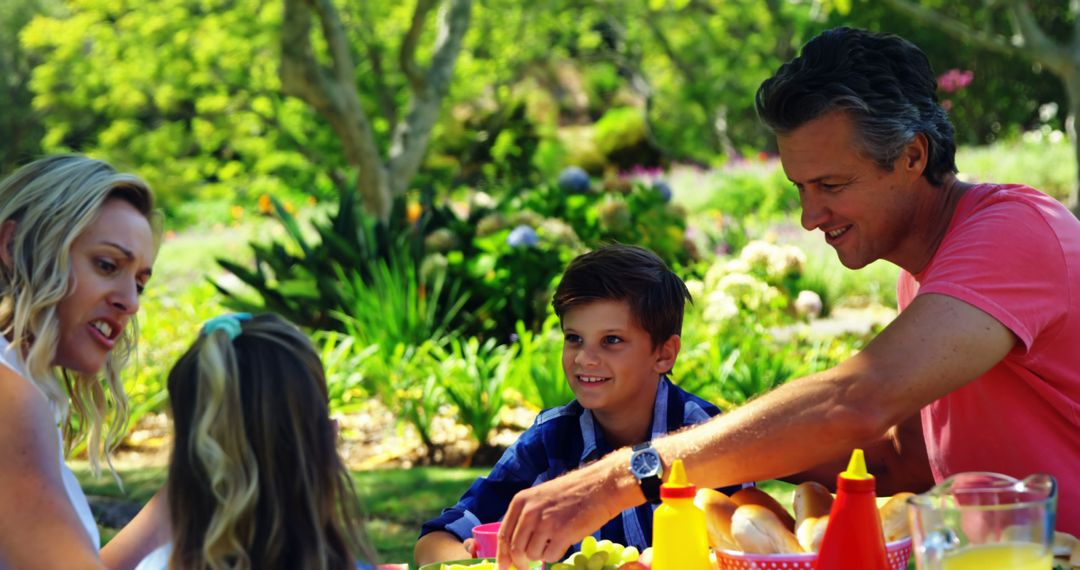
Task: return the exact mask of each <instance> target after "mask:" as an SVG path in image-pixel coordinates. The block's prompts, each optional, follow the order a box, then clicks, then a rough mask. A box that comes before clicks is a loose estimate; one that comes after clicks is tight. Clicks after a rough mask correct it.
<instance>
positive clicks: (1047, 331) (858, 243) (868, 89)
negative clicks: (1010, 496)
mask: <svg viewBox="0 0 1080 570" xmlns="http://www.w3.org/2000/svg"><path fill="white" fill-rule="evenodd" d="M936 87H937V85H936V81H935V76H934V73H933V70H932V69H931V67H930V63H929V61H928V60H927V58H926V55H925V54H924V53H923V52H922V51H921V50H920V49H919V48H917V47H916V46H914V45H912V44H911V43H910V42H908V41H906V40H904V39H902V38H899V37H897V36H892V35H885V34H875V33H871V32H866V31H863V30H854V29H850V28H837V29H833V30H828V31H826V32H823V33H822V34H821V35H819V36H817V37H816V38H814V39H813V40H811V41H810V42H809V43H808V44H807V45H806V46H805V47H804V48H803V50H802V54H801V55H800V56H799V57H797V58H795V59H793V60H792V61H790V62H788V63H786V64H784V65H783V66H781V67H780V69H779V70H777V72H776V74H775V75H774V76H773V77H771V78H769V79H768V80H766V81H765V82H764V83H763V84H762V85H761V87H760V88H759V90H758V94H757V101H756V102H757V109H758V114H759V116H761V118H762V120H763V121H764V122H765V124H766V125H767V126H769V128H771V129H772V130H773V132H775V133H776V136H777V143H778V147H779V150H780V160H781V162H782V164H783V167H784V171H785V173H786V174H787V177H788V178H789V179H790V180H791V181H792V182H793V183H794V184H795V186H796V187H797V188H798V190H799V196H800V200H801V203H802V209H803V210H802V225H803V226H804V227H805V228H806V229H807V230H810V231H814V230H821V232H822V237H823V239H825V241H826V242H827V243H828V244H829V245H831V246H832V247H833V248H834V249H835V250H836V253H837V256H838V257H839V258H840V261H841V262H842V263H843V264H844V265H845V266H846V267H848V268H851V269H859V268H861V267H864V266H866V265H867V264H869V263H870V262H872V261H875V260H878V259H884V260H887V261H889V262H891V263H894V264H896V265H898V266H899V267H900V268H901V269H902V272H901V276H900V282H899V284H898V293H899V295H898V298H899V304H900V309H901V312H900V314H899V315H898V316H897V318H896V319H895V320H894V321H893V322H892V323H890V324H889V325H888V326H887V327H885V329H884V330H882V332H881V333H880V334H879V335H878V336H877V337H876V338H875V339H874V340H873V341H872V342H870V343H869V344H868V345H867V346H866V348H865V349H863V350H862V351H861V352H859V353H858V354H857V355H855V356H853V357H852V358H850V359H848V360H846V361H844V362H842V363H841V364H839V365H837V366H836V367H834V368H831V369H829V370H826V371H824V372H820V373H818V374H814V375H812V376H808V377H806V378H800V379H798V380H794V381H791V382H789V383H787V384H784V385H782V386H780V387H778V388H776V389H775V390H773V391H771V392H769V393H768V394H765V395H764V396H762V397H760V398H757V399H756V400H753V401H751V402H750V403H748V404H746V405H744V406H742V407H741V408H739V409H737V410H734V411H732V412H729V413H727V414H724V415H722V416H719V417H717V418H714V419H713V420H712V421H709V422H707V423H705V424H700V425H699V426H697V427H695V428H693V429H690V430H686V431H683V432H680V433H678V434H675V435H671V436H668V437H665V438H662V439H658V440H654V441H653V442H652V449H653V451H654V452H655V453H656V455H658V456H659V458H660V462H661V463H662V465H664V466H669V465H670V464H671V462H672V461H673V460H675V459H682V460H683V462H684V464H685V465H686V468H687V472H688V473H687V475H688V477H689V479H690V480H691V481H694V482H695V483H697V484H698V486H699V487H717V486H722V485H727V484H731V483H734V482H736V481H753V480H760V479H770V478H775V477H789V476H792V475H794V474H800V473H801V474H802V475H804V476H805V475H807V474H810V475H813V474H818V478H821V479H823V482H829V483H831V482H832V480H834V478H835V476H836V472H837V470H838V469H837V467H835V465H836V464H835V463H833V464H830V462H835V461H836V460H837V459H840V458H843V457H846V455H847V454H848V453H850V451H851V449H852V448H854V447H869V448H871V449H872V453H870V455H871V456H872V458H873V465H872V466H871V470H872V471H873V472H874V474H875V475H876V476H877V477H878V491H879V494H890V493H892V492H895V491H897V490H901V489H908V490H914V491H922V490H925V489H926V488H927V487H928V486H929V485H931V484H933V483H934V482H935V481H940V480H941V479H943V478H945V477H947V476H949V475H952V474H953V473H957V472H961V471H976V470H978V471H995V472H1000V473H1005V474H1007V475H1011V476H1014V477H1024V476H1027V475H1030V474H1033V473H1037V472H1044V473H1050V474H1052V475H1054V476H1055V477H1056V478H1057V480H1058V484H1059V497H1058V511H1057V528H1058V530H1063V531H1066V532H1070V533H1072V534H1080V221H1077V219H1076V218H1075V217H1074V216H1073V215H1072V214H1071V213H1070V212H1069V211H1068V210H1067V209H1066V208H1064V207H1063V206H1062V205H1061V204H1059V203H1057V202H1056V201H1054V200H1053V199H1051V198H1049V197H1047V196H1045V195H1043V194H1041V193H1039V192H1037V191H1035V190H1032V189H1030V188H1027V187H1024V186H1005V185H992V184H982V185H972V184H966V183H963V182H960V181H959V180H958V179H957V178H956V172H957V170H956V164H955V158H954V155H955V151H956V146H955V143H954V142H953V128H952V125H951V124H949V120H948V117H947V116H946V114H945V111H944V110H943V109H942V108H941V106H940V105H939V104H938V101H937V97H936V95H935V92H936ZM641 453H642V451H641V450H635V452H634V454H635V456H636V455H639V454H641ZM630 457H631V452H630V450H625V449H624V450H619V451H615V452H613V453H611V454H610V455H608V456H606V457H604V458H603V459H600V460H599V461H597V462H595V463H593V464H591V465H589V466H587V467H584V468H582V469H579V470H577V471H574V472H572V473H569V474H567V475H565V476H563V477H560V478H557V479H554V480H552V481H549V482H547V483H545V484H543V485H540V486H538V487H533V488H532V489H528V490H526V491H522V492H521V493H519V494H518V495H517V496H516V497H515V499H514V500H513V502H512V503H511V505H510V508H509V510H508V512H507V514H506V517H505V518H504V520H503V525H502V528H501V530H500V533H499V540H500V543H499V556H498V559H499V567H500V568H501V569H503V570H505V569H506V568H508V567H509V566H510V564H511V562H513V563H515V564H516V565H517V567H519V568H522V567H525V566H524V564H525V563H526V561H527V560H540V559H543V560H549V561H550V560H553V559H554V558H555V557H556V556H558V554H560V553H562V552H564V551H565V550H566V548H567V546H568V545H570V544H572V543H574V542H576V541H577V540H578V539H580V538H581V537H583V536H585V535H587V534H589V533H590V532H592V531H593V530H595V529H596V528H598V527H599V526H600V524H602V523H603V522H604V521H606V520H607V519H608V518H609V517H610V513H612V512H619V511H621V510H623V509H626V508H628V507H630V506H632V505H635V504H639V503H642V502H643V501H644V497H645V495H644V494H643V491H642V490H641V488H640V485H641V483H640V482H639V480H640V476H639V475H638V473H637V470H636V469H635V468H633V467H631V465H630Z"/></svg>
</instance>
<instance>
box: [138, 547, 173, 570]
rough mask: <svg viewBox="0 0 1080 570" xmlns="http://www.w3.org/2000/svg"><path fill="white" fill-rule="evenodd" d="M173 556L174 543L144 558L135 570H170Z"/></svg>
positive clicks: (159, 548)
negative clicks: (170, 559) (170, 557)
mask: <svg viewBox="0 0 1080 570" xmlns="http://www.w3.org/2000/svg"><path fill="white" fill-rule="evenodd" d="M171 554H172V543H171V542H169V543H166V544H163V545H161V546H159V547H158V548H157V549H156V550H154V551H153V552H151V553H150V554H148V555H147V556H146V558H143V559H142V562H140V563H139V565H138V566H136V567H135V570H168V568H169V556H170V555H171Z"/></svg>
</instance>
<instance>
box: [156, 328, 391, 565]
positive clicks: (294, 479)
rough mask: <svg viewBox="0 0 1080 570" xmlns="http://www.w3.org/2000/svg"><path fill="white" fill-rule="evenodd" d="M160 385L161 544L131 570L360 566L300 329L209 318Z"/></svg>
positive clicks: (312, 357) (349, 500)
mask: <svg viewBox="0 0 1080 570" xmlns="http://www.w3.org/2000/svg"><path fill="white" fill-rule="evenodd" d="M168 386H169V402H170V406H171V407H172V416H173V422H174V430H175V434H176V438H175V440H174V446H173V452H172V459H171V460H170V464H169V483H168V485H167V487H168V492H167V493H168V502H169V506H170V509H169V511H170V512H171V513H172V517H171V527H172V529H173V543H172V544H171V545H169V546H165V547H162V548H161V549H159V550H157V551H155V552H154V553H153V554H152V555H151V556H149V557H148V558H147V559H146V560H144V561H143V563H142V564H140V565H139V567H138V570H165V569H166V568H168V569H171V570H196V569H197V570H204V569H208V570H225V569H237V570H241V569H257V570H293V569H304V570H353V569H355V568H370V565H369V564H370V563H371V562H372V561H373V560H374V553H373V552H372V550H371V548H370V547H369V546H368V544H367V541H366V539H365V537H364V533H363V530H362V529H361V526H360V524H359V522H358V520H357V518H356V516H355V510H356V506H357V502H356V501H357V500H356V495H355V493H354V492H353V486H352V479H351V477H350V475H349V473H348V471H346V470H345V467H344V464H343V462H342V460H341V457H340V456H339V455H338V452H337V427H336V425H335V424H334V422H333V420H331V419H330V413H329V407H328V402H327V392H326V377H325V376H324V374H323V367H322V362H320V360H319V355H318V353H316V352H315V348H314V347H313V346H312V344H311V341H309V340H308V338H307V336H305V335H304V334H303V333H302V332H300V331H299V330H298V329H297V328H296V327H295V326H293V325H292V324H290V323H288V322H287V321H285V320H284V319H282V318H280V317H277V316H275V315H261V316H256V317H252V316H250V315H247V314H238V315H224V316H221V317H217V318H214V319H211V320H210V321H208V322H207V323H206V324H205V325H204V326H203V329H202V332H201V333H200V334H199V337H198V338H197V339H196V340H195V342H194V344H193V345H192V346H191V348H189V349H188V351H187V352H186V353H184V355H183V356H182V357H180V360H179V361H178V362H177V363H176V365H175V366H174V367H173V369H172V371H170V372H169V381H168Z"/></svg>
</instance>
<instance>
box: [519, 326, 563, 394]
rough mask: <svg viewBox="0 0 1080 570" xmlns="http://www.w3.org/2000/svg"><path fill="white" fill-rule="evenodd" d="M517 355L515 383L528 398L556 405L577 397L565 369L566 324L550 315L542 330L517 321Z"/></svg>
mask: <svg viewBox="0 0 1080 570" xmlns="http://www.w3.org/2000/svg"><path fill="white" fill-rule="evenodd" d="M516 334H517V348H518V354H517V358H515V359H514V367H513V371H512V374H513V381H512V385H513V386H515V387H517V389H518V391H519V392H520V393H521V394H522V395H523V396H524V398H525V401H526V402H529V403H531V404H533V405H534V406H535V407H537V408H539V409H548V408H555V407H558V406H561V405H563V404H566V403H567V402H569V401H570V400H573V399H574V392H573V391H572V390H571V389H570V384H569V383H568V382H567V380H566V375H565V374H564V373H563V369H562V344H563V338H562V327H561V326H560V325H559V319H558V317H556V316H555V315H549V316H548V318H547V319H546V320H545V321H544V324H543V326H541V327H540V330H539V331H538V332H535V333H534V332H532V331H530V330H528V329H527V328H525V325H524V323H520V322H519V323H518V324H517V333H516Z"/></svg>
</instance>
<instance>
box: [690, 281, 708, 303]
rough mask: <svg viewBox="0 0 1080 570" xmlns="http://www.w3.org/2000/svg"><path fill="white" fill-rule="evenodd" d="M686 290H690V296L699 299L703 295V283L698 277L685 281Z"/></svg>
mask: <svg viewBox="0 0 1080 570" xmlns="http://www.w3.org/2000/svg"><path fill="white" fill-rule="evenodd" d="M686 290H687V291H689V292H690V298H691V299H694V300H696V301H699V302H700V300H701V299H702V298H704V296H705V283H704V282H702V281H701V280H700V279H689V280H687V281H686Z"/></svg>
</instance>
